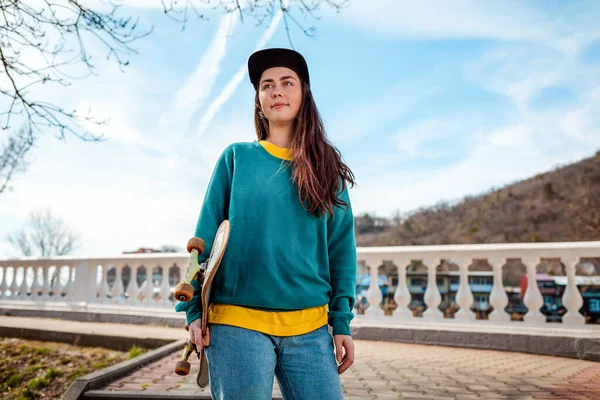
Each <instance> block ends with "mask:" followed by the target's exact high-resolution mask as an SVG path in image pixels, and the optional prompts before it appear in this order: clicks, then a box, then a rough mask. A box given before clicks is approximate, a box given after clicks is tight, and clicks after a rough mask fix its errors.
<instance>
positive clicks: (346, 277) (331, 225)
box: [327, 187, 356, 335]
mask: <svg viewBox="0 0 600 400" xmlns="http://www.w3.org/2000/svg"><path fill="white" fill-rule="evenodd" d="M339 198H340V199H341V200H343V201H345V202H346V203H348V208H347V209H346V207H345V206H344V205H341V206H336V207H335V209H334V218H333V219H330V220H329V221H328V222H327V246H328V251H329V270H330V277H331V288H332V293H331V298H330V302H329V315H328V320H329V325H331V326H332V327H333V334H334V335H350V334H351V333H350V321H351V320H352V318H354V314H353V313H352V309H353V308H354V301H355V298H354V297H355V291H356V239H355V237H354V216H353V214H352V206H351V205H350V197H349V195H348V188H347V187H346V188H345V189H344V191H343V192H342V193H341V195H340V196H339Z"/></svg>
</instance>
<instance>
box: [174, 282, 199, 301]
mask: <svg viewBox="0 0 600 400" xmlns="http://www.w3.org/2000/svg"><path fill="white" fill-rule="evenodd" d="M173 296H174V297H175V298H176V299H177V300H179V301H182V302H184V303H187V302H188V301H190V300H191V299H192V297H193V296H194V287H193V286H192V285H190V284H189V283H187V282H180V283H178V284H177V286H175V293H173Z"/></svg>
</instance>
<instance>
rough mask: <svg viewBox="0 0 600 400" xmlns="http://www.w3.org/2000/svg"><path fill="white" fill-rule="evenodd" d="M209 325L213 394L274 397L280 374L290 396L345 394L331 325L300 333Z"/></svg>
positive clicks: (324, 398)
mask: <svg viewBox="0 0 600 400" xmlns="http://www.w3.org/2000/svg"><path fill="white" fill-rule="evenodd" d="M209 327H210V346H208V347H207V348H206V358H207V360H208V370H209V374H210V387H211V394H212V397H213V399H215V400H229V399H236V400H242V399H248V400H267V399H269V400H270V399H271V398H272V392H273V378H274V376H275V377H277V383H279V388H280V389H281V394H282V395H283V398H284V399H285V400H314V399H318V400H339V399H343V398H344V396H343V394H342V383H341V380H340V376H339V374H338V372H337V363H336V360H335V354H334V344H333V337H332V336H331V334H330V333H329V331H328V329H327V325H323V326H322V327H321V328H318V329H316V330H314V331H312V332H309V333H306V334H304V335H297V336H271V335H267V334H264V333H261V332H257V331H253V330H249V329H244V328H238V327H235V326H229V325H221V324H209Z"/></svg>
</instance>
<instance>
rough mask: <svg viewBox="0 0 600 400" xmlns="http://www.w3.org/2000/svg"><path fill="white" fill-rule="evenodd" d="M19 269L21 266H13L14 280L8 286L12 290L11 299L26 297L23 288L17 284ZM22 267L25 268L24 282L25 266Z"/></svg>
mask: <svg viewBox="0 0 600 400" xmlns="http://www.w3.org/2000/svg"><path fill="white" fill-rule="evenodd" d="M18 269H19V268H18V266H17V265H14V266H13V278H12V282H11V283H10V286H9V287H8V290H10V298H11V299H17V298H25V297H24V296H23V293H21V289H20V288H19V285H18V284H17V271H18ZM22 269H23V282H25V268H24V267H22ZM23 282H22V283H23Z"/></svg>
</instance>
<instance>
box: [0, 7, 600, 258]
mask: <svg viewBox="0 0 600 400" xmlns="http://www.w3.org/2000/svg"><path fill="white" fill-rule="evenodd" d="M125 4H126V5H128V9H126V10H123V11H124V12H125V13H130V14H132V15H139V16H140V18H141V23H142V25H144V26H149V25H150V24H153V25H154V33H153V34H152V35H150V36H149V37H146V38H144V39H141V40H139V41H137V42H135V43H134V47H135V48H136V49H137V50H138V51H139V54H137V55H132V56H130V61H131V63H130V65H129V66H128V67H126V68H125V72H121V71H120V70H119V69H118V68H116V66H115V65H114V63H110V62H106V61H104V60H103V58H104V55H105V53H104V52H103V50H102V48H101V47H100V46H98V45H97V44H91V45H90V46H89V50H90V52H93V54H95V59H96V61H97V67H98V74H99V76H97V77H92V78H88V79H85V80H82V81H76V82H74V83H73V84H72V85H71V86H70V87H68V88H62V87H58V86H57V87H44V88H43V90H44V91H43V92H39V93H40V94H41V95H43V96H47V97H48V98H51V99H53V100H54V101H56V102H58V101H60V102H63V103H64V104H67V105H69V106H72V107H76V108H78V109H82V110H83V109H87V108H88V107H91V110H92V113H93V114H94V115H97V116H98V117H100V118H110V122H109V124H108V126H106V127H103V128H98V127H94V126H90V127H89V128H90V129H91V130H92V131H94V132H102V133H104V134H105V136H106V138H107V140H106V141H104V142H101V143H83V142H81V141H78V140H77V139H75V138H73V137H68V138H67V142H66V143H63V142H59V141H57V140H56V139H55V138H54V137H53V135H52V134H48V135H46V136H44V137H43V138H42V139H41V141H40V143H39V148H37V149H36V150H35V151H34V153H33V158H32V161H33V164H32V165H31V167H30V169H29V170H28V171H27V173H26V174H23V175H21V176H19V177H18V179H17V180H16V181H15V182H14V186H15V190H14V191H12V192H10V193H4V194H2V195H1V196H0V257H2V256H16V255H17V254H16V253H15V252H14V251H13V250H12V249H11V247H10V246H9V245H8V243H7V242H5V241H4V237H5V236H6V234H7V233H10V232H13V231H15V230H17V229H20V228H21V227H22V226H24V224H25V223H26V220H27V215H28V213H29V212H30V211H32V210H35V209H41V208H46V207H49V208H51V209H52V210H54V212H55V213H56V214H58V215H60V216H61V217H63V218H64V219H65V220H66V221H68V222H69V224H70V225H71V226H72V227H73V229H74V230H75V231H78V232H80V233H81V235H82V238H83V243H84V245H83V246H82V247H81V248H80V249H79V250H78V251H77V254H82V255H110V254H120V253H121V252H122V251H123V250H133V249H136V248H138V247H140V246H145V247H159V246H161V245H163V244H170V245H177V246H179V247H184V245H185V243H187V240H188V238H189V237H190V236H191V235H193V232H194V228H195V224H196V219H197V217H198V212H199V210H200V207H201V205H202V200H203V197H204V192H205V189H206V185H207V183H208V180H209V178H210V174H211V172H212V168H213V166H214V163H215V162H216V159H217V158H218V156H219V154H220V152H221V151H222V150H223V149H224V148H225V147H226V146H227V145H228V144H230V143H232V142H236V141H252V140H254V139H255V134H254V132H253V123H252V107H253V96H254V93H253V88H252V86H251V85H250V83H249V81H248V77H247V72H246V60H247V58H248V56H249V55H250V54H251V53H252V52H253V51H254V50H255V49H257V48H264V47H289V46H290V44H289V42H288V39H287V36H286V32H285V27H284V24H283V21H281V20H280V19H279V18H278V17H277V16H276V17H275V18H274V20H269V21H265V23H264V24H263V25H260V26H255V24H254V23H252V22H251V21H249V20H245V21H244V22H243V23H242V22H240V21H239V20H237V18H233V19H232V18H231V17H230V16H226V17H222V16H221V15H219V14H218V13H215V12H211V11H210V10H207V15H209V16H210V20H209V21H193V22H191V23H190V24H189V25H188V27H187V29H186V30H185V31H182V30H181V26H180V25H178V24H176V23H174V22H173V21H171V20H170V19H168V18H166V17H165V16H164V15H163V13H162V10H161V8H160V7H161V6H160V1H159V0H156V1H154V0H125ZM450 4H451V5H450ZM292 7H293V3H292ZM319 15H320V16H321V17H322V18H321V19H320V20H318V21H315V20H306V21H304V23H305V24H306V25H309V26H310V25H312V26H314V27H315V28H316V35H315V37H312V38H309V37H306V36H304V35H303V34H302V32H301V31H300V30H298V29H297V28H293V29H292V40H293V44H294V46H295V48H296V50H298V51H300V52H301V53H302V54H303V55H304V56H305V57H306V59H307V61H308V64H309V69H310V73H311V83H312V90H313V93H314V96H315V100H316V102H317V105H318V107H319V109H320V111H321V114H322V116H323V119H324V121H325V124H326V128H327V131H328V135H329V137H330V139H331V140H332V141H333V142H334V144H335V145H336V146H338V148H339V149H340V150H341V151H342V154H343V156H344V158H345V160H346V162H347V163H348V164H349V166H350V168H351V169H352V170H353V171H354V173H355V175H356V179H357V183H358V184H357V186H355V187H354V188H353V189H351V191H350V197H351V200H352V204H353V208H354V212H355V213H356V214H358V213H362V212H371V213H373V212H374V213H376V214H377V215H380V216H390V215H391V214H392V213H394V212H395V211H396V210H399V211H401V212H409V211H411V210H414V209H416V208H418V207H421V206H428V205H432V204H435V203H436V202H438V201H440V200H448V201H455V200H457V199H460V198H462V197H463V196H465V195H473V194H478V193H481V192H483V191H486V190H489V189H490V188H492V187H499V186H502V185H504V184H507V183H510V182H514V181H517V180H520V179H524V178H527V177H529V176H531V175H534V174H536V173H538V172H542V171H546V170H549V169H552V168H553V167H555V166H557V165H561V164H565V163H569V162H573V161H577V160H579V159H581V158H584V157H588V156H591V155H593V154H594V153H595V152H596V151H597V150H599V149H600V120H599V117H598V116H599V115H600V101H599V100H600V89H599V88H600V85H599V83H600V82H599V81H600V78H599V77H600V28H599V27H598V24H597V21H598V20H599V17H600V6H599V5H597V3H595V2H591V1H590V2H575V1H572V2H560V3H559V2H556V1H547V2H526V1H503V2H494V3H491V2H486V3H482V2H475V1H455V2H451V3H450V2H430V3H429V2H428V3H427V4H421V3H419V4H414V2H401V1H395V0H369V1H368V2H367V1H351V2H350V6H349V7H347V8H345V9H343V10H342V11H341V12H340V13H335V12H332V11H330V10H328V9H326V8H325V9H323V10H322V11H321V12H320V13H319ZM38 90H42V89H38ZM67 108H68V107H67Z"/></svg>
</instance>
